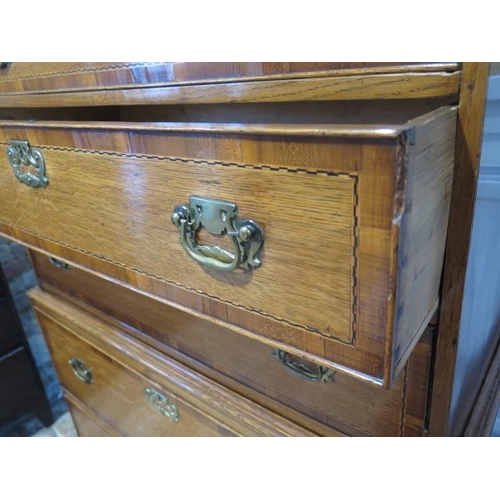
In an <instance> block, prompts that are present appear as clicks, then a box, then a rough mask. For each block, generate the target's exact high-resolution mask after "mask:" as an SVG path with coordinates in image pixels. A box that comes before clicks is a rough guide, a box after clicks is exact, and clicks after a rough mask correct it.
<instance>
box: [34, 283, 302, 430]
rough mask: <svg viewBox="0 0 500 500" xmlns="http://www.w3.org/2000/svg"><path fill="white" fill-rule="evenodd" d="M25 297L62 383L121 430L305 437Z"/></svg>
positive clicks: (84, 321)
mask: <svg viewBox="0 0 500 500" xmlns="http://www.w3.org/2000/svg"><path fill="white" fill-rule="evenodd" d="M30 296H31V298H32V300H33V302H34V305H35V308H36V310H37V313H38V318H39V322H40V325H41V327H42V329H43V331H44V334H45V337H46V339H47V343H48V346H49V349H50V351H51V354H52V357H53V360H54V365H55V367H56V371H57V373H58V376H59V378H60V381H61V383H62V385H63V387H64V388H65V390H66V391H67V392H69V393H70V394H71V395H73V396H74V397H75V398H76V399H77V400H78V401H80V402H82V403H83V404H84V405H85V406H86V407H88V408H89V409H90V410H91V411H92V412H93V413H95V415H96V416H97V417H98V418H99V419H101V420H102V421H104V422H105V423H106V424H108V425H109V426H111V427H112V428H113V429H115V430H116V432H117V433H118V434H120V435H123V436H235V435H310V433H308V432H307V431H305V430H303V429H301V428H299V427H298V426H295V425H294V424H289V423H288V422H286V421H284V420H283V419H281V418H280V417H278V416H276V417H275V416H274V415H272V414H271V413H270V412H267V411H266V410H264V409H262V408H260V407H259V406H257V405H254V404H252V403H250V402H249V401H247V400H246V399H244V398H241V397H239V396H237V395H236V394H232V393H231V392H230V391H228V390H226V389H224V388H222V387H221V386H219V385H218V384H214V383H213V382H211V381H210V380H208V379H206V378H205V377H202V376H200V375H199V374H197V373H195V372H192V371H191V370H188V369H187V368H186V367H184V366H182V365H180V364H178V363H175V362H173V361H172V360H170V359H168V358H166V357H165V356H162V355H161V354H160V353H158V352H156V351H154V350H152V349H150V348H148V347H146V346H143V345H142V344H141V343H140V342H138V341H136V340H134V339H132V338H129V337H128V336H127V335H125V334H123V332H121V331H119V330H116V329H113V328H111V327H110V326H109V325H107V324H105V323H103V322H102V321H99V320H97V319H96V318H94V317H93V316H91V315H89V314H87V313H85V312H83V311H81V310H79V309H78V308H76V307H74V306H71V305H70V304H68V303H66V302H65V301H63V300H61V299H57V298H55V297H52V296H50V295H49V294H46V293H44V292H42V291H40V290H37V289H35V290H33V291H32V292H31V294H30Z"/></svg>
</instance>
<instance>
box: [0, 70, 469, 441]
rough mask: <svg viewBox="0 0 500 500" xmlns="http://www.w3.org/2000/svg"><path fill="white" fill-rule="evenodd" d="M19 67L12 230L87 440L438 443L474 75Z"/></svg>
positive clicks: (11, 76) (14, 79) (1, 188)
mask: <svg viewBox="0 0 500 500" xmlns="http://www.w3.org/2000/svg"><path fill="white" fill-rule="evenodd" d="M61 64H62V63H61ZM63 66H64V67H63ZM354 66H356V65H354ZM0 71H3V72H4V73H3V74H2V75H1V77H0V108H1V110H0V111H1V113H0V118H2V121H0V142H1V143H2V148H3V149H4V154H3V156H1V157H0V231H1V232H2V233H3V234H5V235H7V236H9V237H11V238H14V239H17V240H18V241H20V242H22V243H23V244H25V245H27V246H29V247H30V248H32V249H33V251H32V260H33V263H34V266H35V269H36V271H37V275H38V277H39V288H37V289H35V290H34V291H33V292H32V293H31V298H32V301H33V303H34V306H35V309H36V311H37V313H38V317H39V321H40V324H41V326H42V329H43V330H44V332H45V335H46V339H47V342H48V345H49V348H50V350H51V353H52V356H53V359H54V363H55V366H56V370H57V371H58V374H59V377H60V379H61V382H62V384H63V386H64V389H65V391H66V395H67V400H68V403H69V404H70V407H71V409H72V413H73V416H74V419H75V422H76V424H77V426H78V429H79V432H80V434H81V435H141V436H142V435H165V436H168V435H171V436H181V435H183V436H186V435H193V436H194V435H202V436H224V435H266V436H269V435H325V436H326V435H426V434H427V432H428V429H429V422H430V419H431V416H432V411H433V409H432V407H431V406H430V404H429V403H430V402H431V389H432V386H433V384H434V379H433V374H434V373H435V372H436V366H437V365H436V363H441V362H445V361H443V360H439V359H437V358H436V337H439V335H440V333H439V328H438V326H436V325H437V322H436V321H434V322H433V323H432V324H431V325H429V323H430V321H431V319H432V317H433V315H434V316H435V318H437V317H438V315H437V311H438V307H439V304H440V300H442V296H440V286H441V283H442V281H441V278H442V272H443V262H444V258H445V244H446V239H447V234H448V240H449V238H450V234H449V231H448V227H449V220H450V217H449V214H450V200H451V198H452V181H453V173H454V170H455V174H456V172H457V161H456V155H455V151H456V148H458V147H459V146H460V143H458V144H457V145H456V144H455V140H456V138H457V110H458V113H459V115H458V116H459V117H460V113H461V112H462V108H460V107H457V104H459V106H461V104H460V102H461V101H460V93H459V79H460V76H462V78H464V74H463V73H464V70H463V69H462V68H461V67H460V65H457V64H439V65H432V64H414V65H409V66H408V65H394V63H391V65H370V64H368V63H367V64H366V65H365V66H359V67H346V66H345V65H343V64H342V63H330V66H329V65H328V64H326V63H324V64H323V63H321V64H320V63H317V64H316V65H314V64H312V65H310V64H306V63H303V65H302V66H301V65H300V63H295V66H294V64H292V63H289V64H283V65H282V66H279V65H277V66H276V67H274V69H272V68H271V67H270V66H269V65H266V64H264V63H262V64H260V65H259V64H254V65H250V64H247V63H239V64H236V63H235V64H233V65H225V64H216V63H213V64H208V63H207V64H205V65H198V64H195V63H185V64H180V63H127V64H125V63H123V64H120V63H110V64H109V65H101V64H97V65H96V66H85V65H83V66H82V65H78V64H76V63H75V65H68V66H67V67H66V66H65V65H61V66H60V67H59V68H58V67H57V65H49V64H48V63H47V66H46V67H43V66H37V65H36V64H35V65H33V66H31V67H30V66H29V65H27V63H13V64H12V65H11V66H10V67H8V68H7V69H3V70H0ZM476 72H477V71H476ZM70 75H71V77H70ZM355 82H356V84H355ZM56 91H58V92H60V91H63V93H62V94H59V95H58V97H56V94H55V92H56ZM477 113H479V111H477ZM458 123H459V124H460V121H459V122H458ZM458 136H460V134H458ZM457 140H461V138H460V137H458V139H457ZM455 189H456V185H455ZM452 210H453V205H452ZM451 217H452V218H453V212H452V214H451ZM445 279H446V278H445ZM435 394H436V393H435Z"/></svg>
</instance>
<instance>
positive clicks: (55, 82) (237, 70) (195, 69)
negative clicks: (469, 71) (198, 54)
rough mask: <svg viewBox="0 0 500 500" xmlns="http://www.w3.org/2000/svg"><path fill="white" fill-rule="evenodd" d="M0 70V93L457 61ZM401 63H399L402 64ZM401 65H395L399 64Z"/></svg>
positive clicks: (14, 66)
mask: <svg viewBox="0 0 500 500" xmlns="http://www.w3.org/2000/svg"><path fill="white" fill-rule="evenodd" d="M8 64H10V65H9V66H7V67H2V68H0V93H20V92H47V91H52V92H54V91H60V90H95V89H96V88H99V89H100V90H104V89H111V88H127V87H129V88H131V87H133V88H136V87H140V86H144V85H147V86H150V85H151V84H159V83H163V84H174V83H186V82H194V81H205V82H206V81H211V80H214V79H217V80H239V79H243V80H245V79H248V78H249V77H257V78H258V77H263V76H271V75H291V76H295V74H297V73H299V74H301V76H306V75H304V73H305V74H307V73H310V72H318V71H321V72H324V71H331V72H333V74H335V73H337V74H338V73H340V74H349V73H356V72H361V73H365V74H369V73H373V72H377V71H380V70H381V71H382V72H388V71H391V69H392V71H394V72H401V71H412V70H413V71H415V70H416V71H424V72H425V71H440V70H448V71H449V70H457V69H459V65H458V64H457V63H448V64H441V65H436V64H429V63H427V64H426V63H412V64H409V63H394V62H393V63H383V62H379V63H373V62H372V63H369V62H368V63H362V62H358V63H345V62H323V63H319V62H306V63H300V62H293V63H258V62H252V63H248V62H247V63H245V62H240V63H238V62H223V63H222V62H221V63H195V62H184V63H183V62H78V63H75V62H64V63H62V62H56V63H54V62H52V63H49V62H14V63H8ZM401 64H402V65H403V66H402V67H401V66H400V65H401ZM398 66H399V67H398Z"/></svg>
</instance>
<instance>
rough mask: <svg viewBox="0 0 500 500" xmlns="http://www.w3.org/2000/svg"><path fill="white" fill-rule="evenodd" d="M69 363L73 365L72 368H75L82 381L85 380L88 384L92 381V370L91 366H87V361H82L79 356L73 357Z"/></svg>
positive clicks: (75, 372) (74, 370)
mask: <svg viewBox="0 0 500 500" xmlns="http://www.w3.org/2000/svg"><path fill="white" fill-rule="evenodd" d="M69 364H70V366H71V369H72V370H73V373H74V374H75V375H76V376H77V377H78V378H79V379H80V380H81V381H82V382H85V383H86V384H91V383H92V372H91V371H90V368H87V366H85V363H84V362H83V361H80V360H79V359H78V358H71V359H70V360H69Z"/></svg>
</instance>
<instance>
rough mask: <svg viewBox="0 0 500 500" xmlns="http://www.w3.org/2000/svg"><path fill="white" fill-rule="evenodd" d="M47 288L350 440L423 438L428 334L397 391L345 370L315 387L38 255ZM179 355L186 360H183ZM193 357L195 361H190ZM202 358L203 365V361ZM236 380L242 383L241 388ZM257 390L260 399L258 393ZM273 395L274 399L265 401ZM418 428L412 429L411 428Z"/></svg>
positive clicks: (248, 344)
mask: <svg viewBox="0 0 500 500" xmlns="http://www.w3.org/2000/svg"><path fill="white" fill-rule="evenodd" d="M31 258H32V261H33V263H34V266H35V269H36V273H37V276H38V279H39V281H40V285H41V287H42V288H44V289H46V290H48V291H50V292H53V293H58V294H60V293H61V292H63V293H64V294H67V296H68V298H69V299H70V300H75V299H77V300H76V301H75V303H84V304H86V305H88V306H91V307H94V308H96V309H98V310H100V311H102V312H103V313H105V314H106V315H109V316H111V317H112V318H114V319H115V320H116V321H118V322H119V324H121V325H123V324H128V325H130V326H132V327H133V328H134V331H132V333H133V334H137V335H139V338H141V340H143V341H144V342H147V343H149V344H151V345H153V346H154V347H155V348H157V349H159V350H163V351H164V352H166V353H168V354H169V355H170V356H173V357H177V358H178V359H180V360H181V361H182V362H183V363H186V364H191V366H192V367H193V368H195V369H196V370H201V371H204V373H205V374H206V375H207V376H209V377H212V378H217V377H218V380H219V381H220V382H221V383H223V384H225V385H229V386H231V385H232V386H233V388H234V390H237V391H238V392H240V393H241V392H244V391H245V388H247V390H248V389H250V390H251V393H249V394H248V397H252V398H254V399H259V397H262V398H263V399H262V401H261V402H262V404H273V403H274V402H279V403H281V404H282V405H285V406H286V407H287V408H292V409H294V410H296V411H298V412H300V413H301V414H304V415H306V416H308V417H311V418H312V419H314V420H315V421H318V422H320V423H322V424H325V425H327V426H329V427H333V428H335V429H339V430H341V431H343V432H344V433H346V434H348V435H378V436H398V435H400V434H401V433H403V434H404V435H422V433H423V432H424V418H425V412H426V397H427V384H428V377H429V363H430V337H428V336H424V337H425V338H424V339H422V340H421V341H420V342H419V344H417V346H416V348H415V350H414V352H413V354H412V356H411V357H410V364H409V369H408V370H406V371H404V373H401V374H400V375H399V376H398V377H397V378H396V381H395V383H394V386H393V388H392V389H391V390H386V389H384V388H382V387H378V386H374V385H373V384H371V383H369V382H367V381H362V380H358V379H357V378H355V377H352V376H349V375H345V374H343V373H342V372H337V373H336V374H335V376H334V382H333V383H326V384H325V383H317V382H310V381H306V380H303V379H301V378H298V377H297V376H295V375H294V374H292V373H290V372H289V371H288V370H287V369H286V368H285V367H284V366H283V365H281V364H280V363H279V362H278V360H277V359H276V358H275V357H273V348H272V347H270V346H267V345H265V344H263V343H261V342H258V341H256V340H254V339H251V338H249V337H247V336H243V335H238V334H237V333H235V332H233V331H231V330H229V329H227V328H223V327H221V326H219V325H215V324H213V323H212V322H209V321H206V320H203V319H200V318H196V317H193V316H192V315H191V314H188V313H186V312H183V311H179V310H177V309H174V308H172V307H170V306H168V305H166V304H164V303H162V302H159V301H158V300H154V299H152V298H150V297H147V296H145V295H143V294H140V293H137V292H135V291H133V290H131V289H129V288H125V287H123V286H119V285H118V284H116V283H115V282H113V281H111V280H109V279H104V278H101V277H98V276H95V275H93V274H91V273H88V272H85V271H82V270H81V269H78V268H75V267H73V268H71V269H63V268H61V267H56V266H54V265H53V264H51V262H50V260H49V257H48V256H46V255H44V254H41V253H39V252H31ZM179 353H181V354H184V355H185V356H179ZM186 356H189V358H187V357H186ZM195 361H196V362H195ZM235 383H236V384H235ZM256 393H257V394H256ZM266 397H270V398H272V402H270V401H267V400H265V399H266ZM407 423H411V425H410V426H409V427H408V426H407V425H406V424H407Z"/></svg>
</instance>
